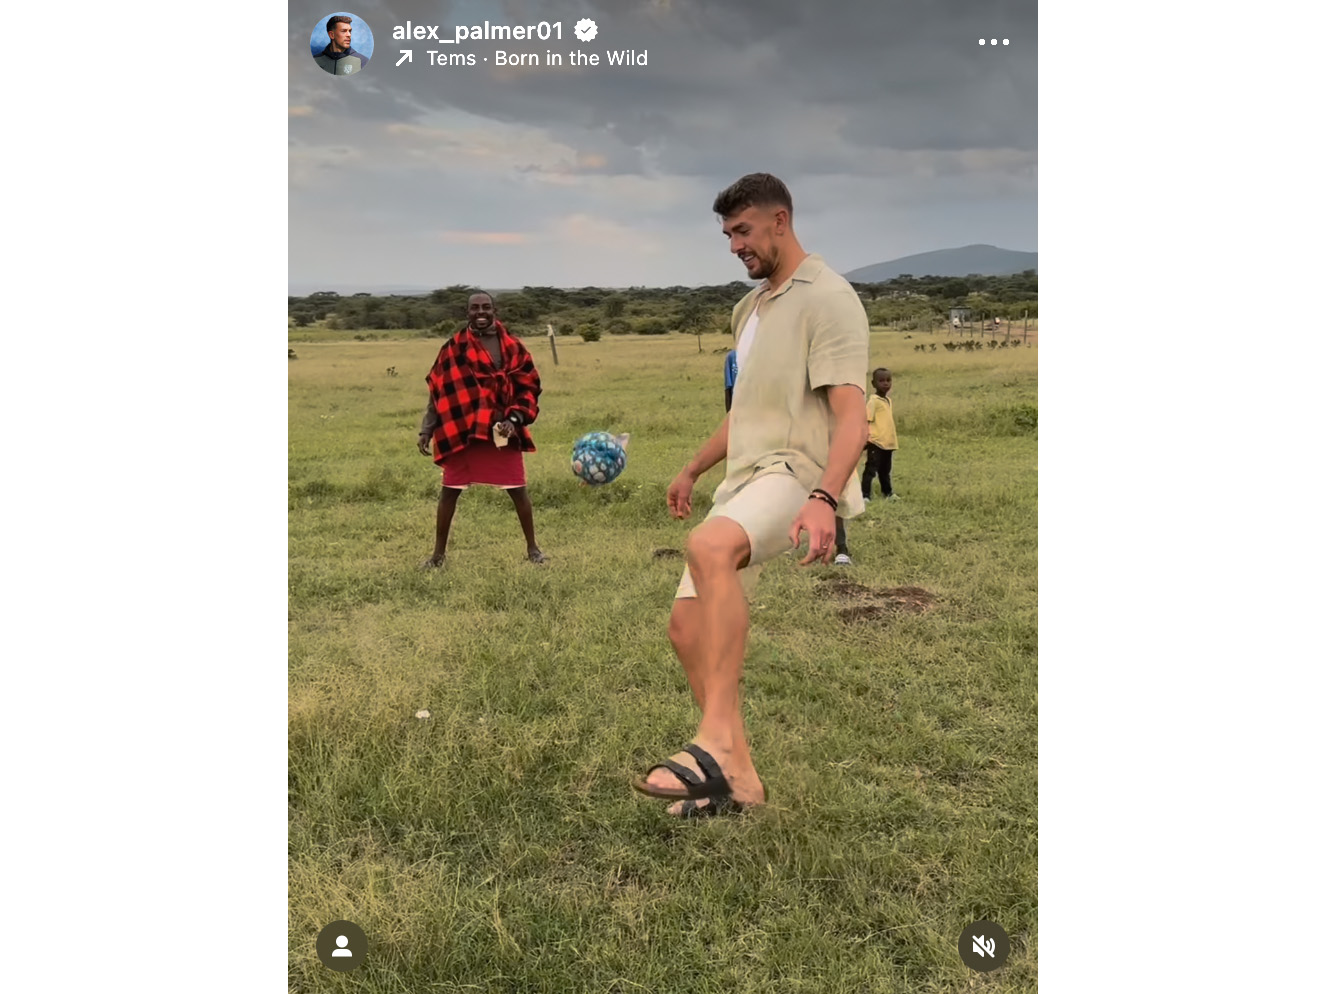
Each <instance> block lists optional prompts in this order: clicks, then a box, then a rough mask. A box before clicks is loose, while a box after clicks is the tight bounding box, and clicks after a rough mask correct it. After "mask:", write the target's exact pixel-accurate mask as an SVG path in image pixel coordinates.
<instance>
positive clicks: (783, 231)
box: [723, 207, 790, 280]
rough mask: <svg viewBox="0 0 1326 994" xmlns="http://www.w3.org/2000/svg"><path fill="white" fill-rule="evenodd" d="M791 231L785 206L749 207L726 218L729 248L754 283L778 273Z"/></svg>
mask: <svg viewBox="0 0 1326 994" xmlns="http://www.w3.org/2000/svg"><path fill="white" fill-rule="evenodd" d="M789 230H790V228H789V224H788V213H787V208H785V207H747V208H745V209H744V210H742V211H740V212H738V213H736V214H733V215H731V216H730V217H725V218H723V234H725V235H727V237H728V241H729V243H730V246H729V247H730V248H731V250H732V253H733V254H734V255H735V256H736V257H737V258H738V259H740V260H741V261H742V263H743V264H744V265H745V267H746V276H747V277H748V278H749V279H753V280H767V279H768V278H769V277H770V276H772V275H773V274H774V272H775V271H776V270H777V268H778V260H779V258H780V256H781V250H782V245H781V242H782V240H783V239H784V238H785V237H786V235H787V232H788V231H789Z"/></svg>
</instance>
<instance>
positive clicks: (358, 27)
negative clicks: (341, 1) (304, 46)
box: [308, 10, 373, 59]
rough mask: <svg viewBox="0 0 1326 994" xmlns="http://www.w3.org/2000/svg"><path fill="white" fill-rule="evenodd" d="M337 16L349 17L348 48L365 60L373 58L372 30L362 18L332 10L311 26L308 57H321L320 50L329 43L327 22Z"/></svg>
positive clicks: (343, 11)
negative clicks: (344, 15)
mask: <svg viewBox="0 0 1326 994" xmlns="http://www.w3.org/2000/svg"><path fill="white" fill-rule="evenodd" d="M337 14H347V15H349V17H350V47H351V48H353V49H354V50H355V51H356V52H358V53H359V54H360V55H362V56H363V57H364V58H365V59H371V58H373V29H372V28H370V27H369V26H368V25H367V24H365V23H364V19H363V18H362V17H360V16H359V15H358V14H351V13H350V12H349V11H348V10H333V11H332V12H331V13H330V14H328V15H327V16H326V17H321V18H319V19H318V23H317V24H315V25H313V33H312V34H311V35H309V39H308V47H309V55H313V56H318V55H321V54H322V50H323V49H324V48H326V47H327V45H328V43H329V42H330V41H331V38H330V36H328V34H327V21H328V20H330V19H331V18H333V17H335V16H336V15H337Z"/></svg>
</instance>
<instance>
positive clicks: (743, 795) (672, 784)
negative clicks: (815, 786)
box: [645, 740, 765, 814]
mask: <svg viewBox="0 0 1326 994" xmlns="http://www.w3.org/2000/svg"><path fill="white" fill-rule="evenodd" d="M695 744H696V745H698V746H699V747H700V748H701V749H704V751H705V752H707V753H709V755H711V756H713V757H714V761H715V762H716V763H718V766H719V769H721V770H722V771H723V775H724V776H725V777H727V782H728V786H730V787H731V788H732V799H733V800H734V801H736V802H737V803H738V804H740V805H742V806H743V807H758V806H759V805H761V804H763V803H764V801H765V795H764V784H762V783H760V778H759V775H758V774H757V773H756V772H755V767H754V766H751V765H749V764H747V765H746V766H745V767H744V768H743V767H740V766H738V765H737V762H736V759H735V758H734V757H733V755H732V751H731V750H727V751H724V750H722V749H717V748H713V747H711V746H708V745H706V744H705V743H703V742H700V741H698V740H697V741H696V743H695ZM669 758H670V759H671V760H672V761H673V762H674V763H680V764H681V765H682V766H684V767H686V768H687V769H689V770H694V771H695V773H696V774H697V775H698V776H699V778H700V779H701V780H704V779H705V775H704V773H703V772H701V770H700V764H699V762H698V761H697V760H696V758H695V757H694V756H692V755H691V754H690V753H689V752H679V753H677V754H676V755H675V756H671V757H669ZM645 783H647V784H649V785H650V786H651V787H662V788H664V789H669V788H671V789H676V788H685V787H686V784H684V783H682V782H681V780H680V779H679V778H678V777H677V775H676V774H675V773H673V772H672V771H671V770H668V769H660V770H655V771H654V772H653V773H651V774H649V777H648V778H647V779H646V780H645ZM680 812H681V805H680V804H674V805H673V806H672V807H670V808H668V813H669V814H678V813H680Z"/></svg>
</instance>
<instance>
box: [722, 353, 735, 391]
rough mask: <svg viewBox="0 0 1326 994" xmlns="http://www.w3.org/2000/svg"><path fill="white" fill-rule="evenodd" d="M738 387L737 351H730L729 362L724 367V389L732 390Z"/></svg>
mask: <svg viewBox="0 0 1326 994" xmlns="http://www.w3.org/2000/svg"><path fill="white" fill-rule="evenodd" d="M736 385H737V350H736V349H729V350H728V354H727V362H726V363H724V365H723V387H724V389H727V390H731V389H732V388H733V387H734V386H736Z"/></svg>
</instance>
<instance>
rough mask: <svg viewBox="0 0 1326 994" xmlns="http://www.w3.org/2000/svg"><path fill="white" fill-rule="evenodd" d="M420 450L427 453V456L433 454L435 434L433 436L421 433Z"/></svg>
mask: <svg viewBox="0 0 1326 994" xmlns="http://www.w3.org/2000/svg"><path fill="white" fill-rule="evenodd" d="M419 451H420V452H422V453H423V454H424V455H426V456H431V455H432V454H433V436H432V435H420V436H419Z"/></svg>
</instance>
